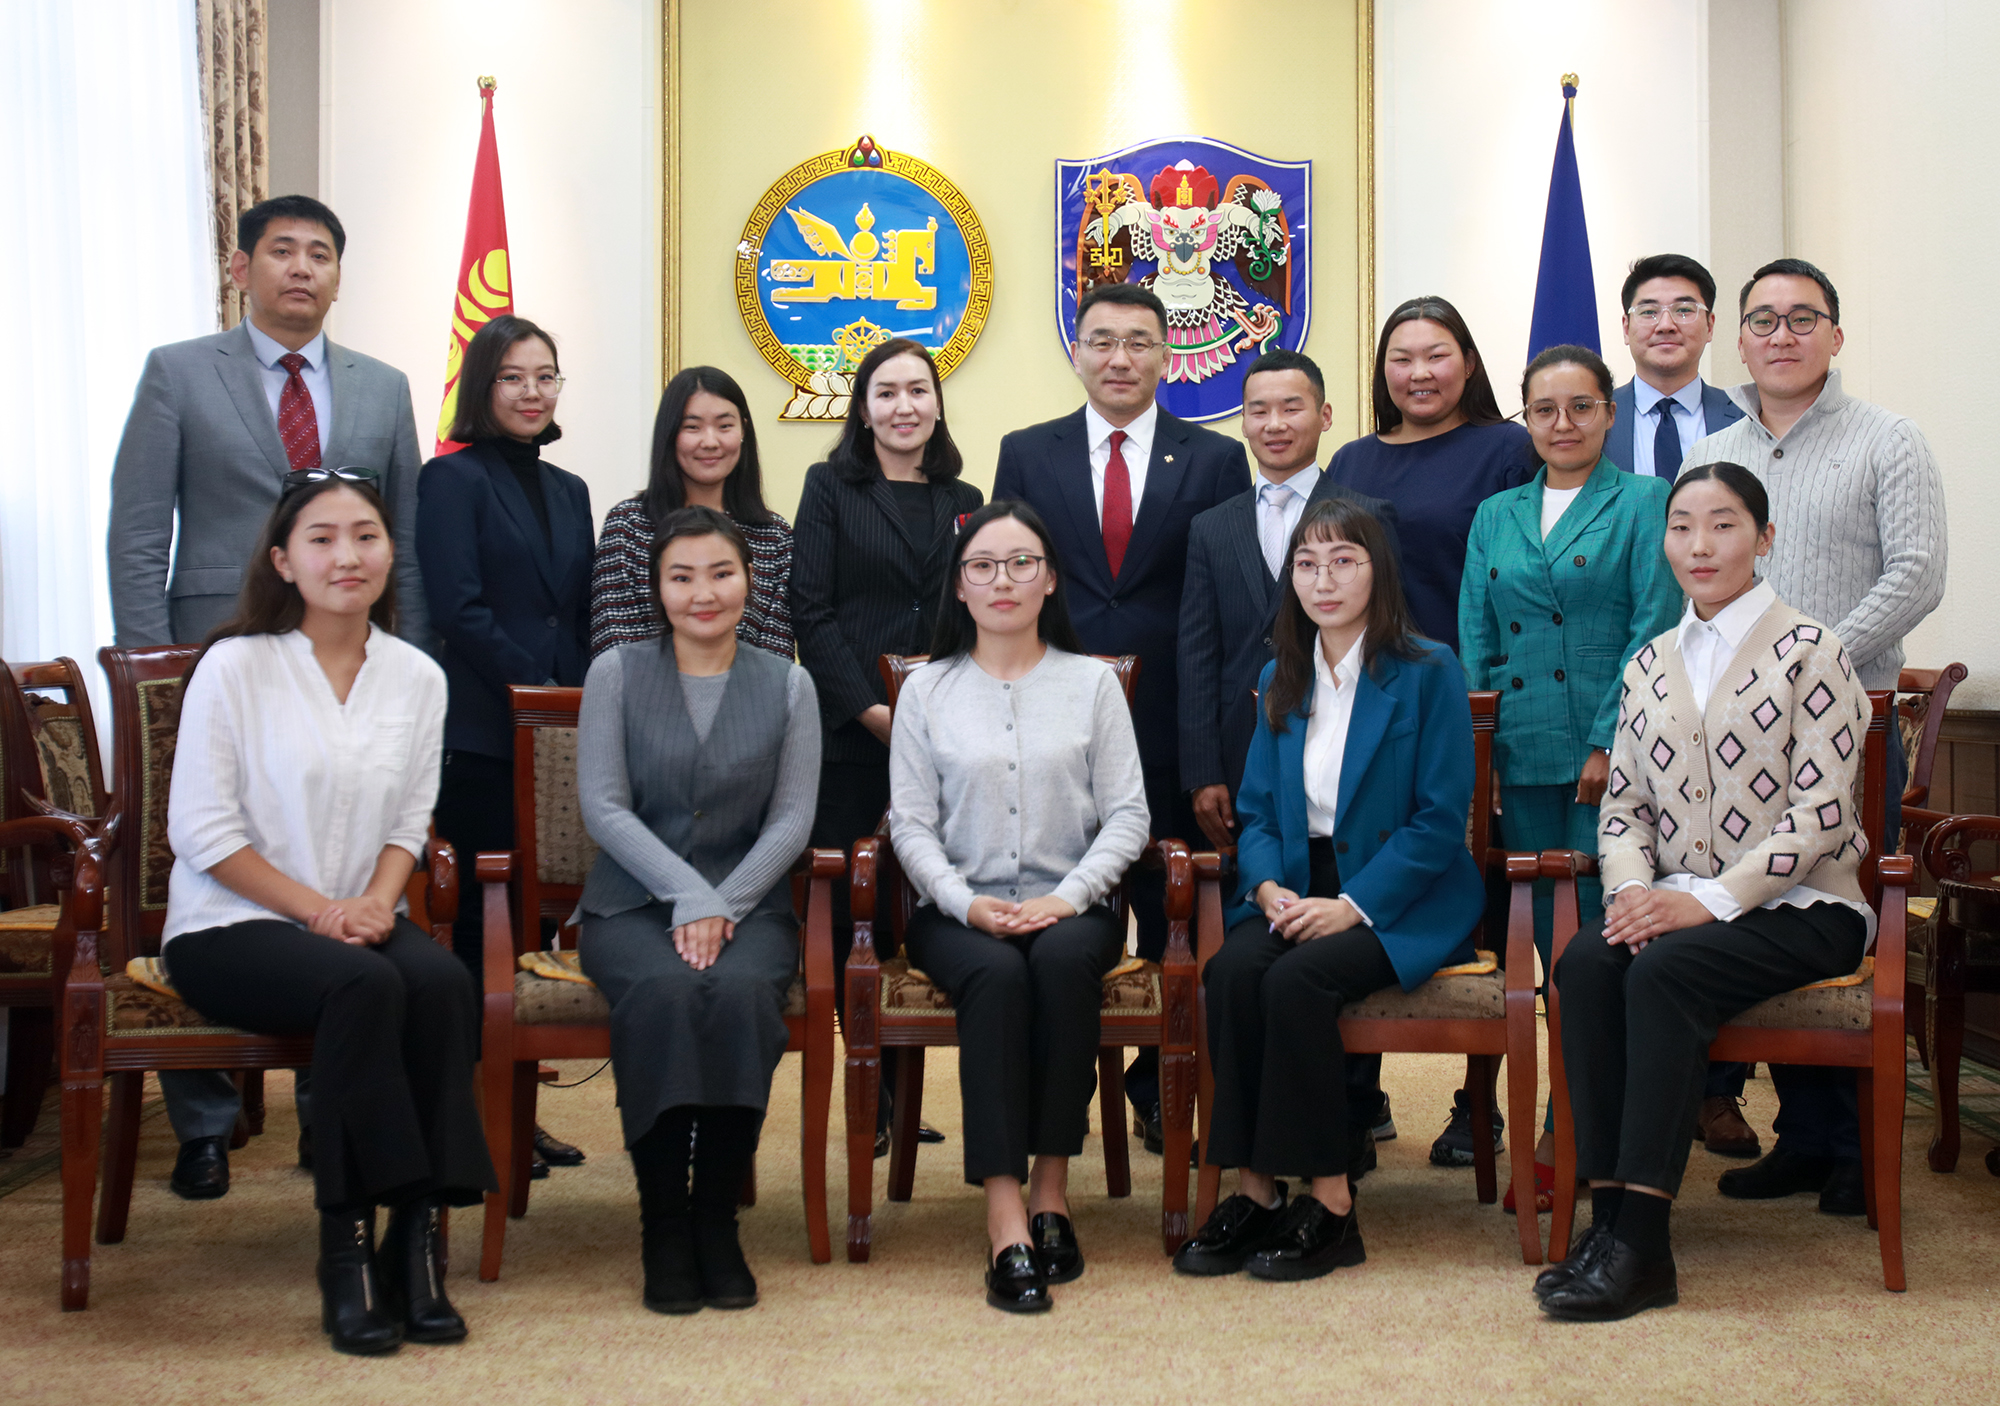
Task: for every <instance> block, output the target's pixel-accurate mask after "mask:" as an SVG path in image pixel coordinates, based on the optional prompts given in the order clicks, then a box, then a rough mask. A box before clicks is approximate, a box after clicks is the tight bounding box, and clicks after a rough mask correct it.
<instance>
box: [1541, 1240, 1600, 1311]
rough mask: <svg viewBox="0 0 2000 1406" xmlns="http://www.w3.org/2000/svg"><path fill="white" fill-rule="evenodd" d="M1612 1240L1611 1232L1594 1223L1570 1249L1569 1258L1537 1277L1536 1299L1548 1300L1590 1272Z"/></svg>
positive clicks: (1558, 1262)
mask: <svg viewBox="0 0 2000 1406" xmlns="http://www.w3.org/2000/svg"><path fill="white" fill-rule="evenodd" d="M1610 1240H1611V1232H1610V1231H1608V1230H1600V1229H1598V1227H1597V1222H1595V1221H1592V1222H1591V1224H1590V1228H1589V1229H1588V1230H1586V1231H1584V1232H1583V1234H1582V1236H1581V1237H1579V1238H1578V1240H1577V1242H1576V1243H1575V1244H1574V1245H1572V1246H1570V1247H1569V1255H1568V1257H1567V1258H1565V1259H1561V1260H1558V1261H1557V1262H1556V1263H1554V1264H1552V1265H1550V1266H1549V1267H1548V1268H1547V1269H1545V1270H1543V1271H1542V1272H1541V1273H1540V1274H1537V1275H1536V1276H1535V1297H1536V1298H1538V1299H1545V1298H1547V1297H1548V1296H1549V1295H1550V1294H1553V1293H1554V1292H1555V1291H1556V1290H1558V1289H1560V1288H1562V1287H1563V1286H1565V1285H1566V1284H1568V1283H1570V1282H1571V1281H1572V1280H1574V1279H1575V1278H1576V1277H1577V1275H1579V1274H1582V1273H1583V1272H1584V1271H1586V1270H1588V1269H1589V1268H1590V1267H1591V1265H1593V1264H1595V1263H1596V1262H1597V1257H1598V1256H1599V1255H1601V1254H1603V1253H1604V1247H1605V1246H1606V1245H1607V1244H1608V1243H1609V1242H1610Z"/></svg>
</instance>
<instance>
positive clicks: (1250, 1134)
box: [1174, 498, 1485, 1280]
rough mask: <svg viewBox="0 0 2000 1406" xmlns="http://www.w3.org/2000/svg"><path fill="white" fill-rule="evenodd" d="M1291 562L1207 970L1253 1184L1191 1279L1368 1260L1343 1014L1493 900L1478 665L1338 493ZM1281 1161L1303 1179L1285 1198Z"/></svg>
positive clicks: (1439, 955)
mask: <svg viewBox="0 0 2000 1406" xmlns="http://www.w3.org/2000/svg"><path fill="white" fill-rule="evenodd" d="M1289 561H1290V563H1291V570H1290V573H1289V575H1288V577H1287V582H1286V586H1285V591H1284V596H1283V598H1282V599H1281V600H1280V602H1279V604H1278V619H1277V621H1276V623H1275V625H1274V627H1273V630H1272V638H1273V641H1274V644H1275V652H1276V657H1275V658H1274V659H1273V660H1272V662H1271V663H1270V664H1269V665H1267V666H1266V667H1265V669H1264V673H1263V676H1262V678H1261V679H1260V680H1259V683H1258V691H1259V694H1260V696H1261V698H1262V700H1263V706H1262V707H1261V708H1260V709H1259V713H1258V719H1257V732H1256V735H1255V736H1254V737H1253V738H1252V740H1251V743H1250V757H1249V761H1248V763H1247V765H1246V766H1245V768H1244V773H1243V787H1242V789H1241V791H1239V792H1238V793H1237V798H1236V813H1237V816H1238V818H1239V820H1240V822H1241V824H1242V827H1243V831H1242V834H1243V838H1242V841H1241V843H1240V844H1239V845H1238V847H1237V851H1236V867H1237V881H1236V893H1237V899H1236V902H1235V904H1234V905H1233V906H1232V907H1231V908H1230V910H1229V912H1228V913H1227V914H1226V915H1225V916H1226V918H1227V921H1228V922H1229V924H1230V927H1229V933H1228V936H1227V937H1226V938H1225V939H1224V940H1223V945H1222V950H1221V951H1220V952H1218V953H1217V954H1216V955H1215V956H1214V957H1213V958H1211V959H1210V961H1209V963H1208V967H1207V969H1206V971H1205V972H1204V974H1203V987H1204V990H1205V991H1206V993H1207V1003H1208V1042H1209V1053H1210V1057H1211V1058H1212V1059H1213V1061H1214V1064H1215V1127H1214V1131H1213V1132H1212V1133H1211V1134H1210V1135H1209V1136H1208V1138H1207V1140H1206V1142H1205V1143H1204V1145H1203V1148H1202V1151H1203V1154H1204V1155H1205V1156H1206V1157H1207V1159H1208V1161H1209V1164H1210V1165H1211V1166H1217V1167H1236V1168H1238V1169H1240V1170H1239V1173H1238V1175H1239V1177H1240V1179H1241V1180H1240V1187H1239V1191H1238V1193H1237V1194H1236V1195H1234V1196H1232V1197H1230V1198H1229V1199H1228V1200H1226V1201H1224V1202H1223V1203H1222V1204H1221V1205H1220V1206H1217V1207H1216V1209H1215V1213H1214V1214H1213V1215H1212V1216H1210V1217H1209V1220H1208V1223H1207V1224H1206V1225H1204V1226H1203V1227H1202V1228H1201V1230H1200V1231H1199V1232H1198V1233H1197V1234H1196V1235H1195V1237H1194V1238H1193V1239H1192V1240H1190V1241H1188V1242H1187V1243H1186V1244H1185V1245H1183V1246H1182V1247H1181V1250H1180V1252H1179V1253H1178V1254H1177V1255H1176V1256H1175V1257H1174V1267H1175V1268H1176V1269H1178V1270H1180V1271H1181V1272H1182V1273H1184V1274H1200V1275H1214V1274H1233V1273H1235V1272H1236V1271H1237V1270H1239V1269H1242V1268H1244V1267H1245V1266H1246V1265H1247V1266H1248V1268H1249V1270H1250V1272H1251V1273H1252V1274H1254V1275H1256V1276H1257V1277H1258V1278H1260V1279H1277V1280H1297V1279H1313V1278H1317V1277H1318V1276H1320V1275H1322V1274H1326V1273H1328V1272H1330V1271H1332V1270H1334V1269H1337V1268H1340V1267H1342V1266H1345V1265H1357V1264H1360V1263H1361V1262H1362V1260H1363V1259H1365V1258H1366V1254H1365V1252H1364V1251H1363V1249H1362V1245H1361V1230H1360V1226H1359V1224H1358V1223H1357V1220H1356V1215H1355V1208H1354V1192H1353V1187H1352V1184H1351V1183H1350V1181H1349V1170H1350V1168H1352V1167H1354V1166H1355V1162H1356V1158H1357V1156H1358V1155H1359V1154H1360V1152H1361V1150H1362V1149H1364V1148H1365V1147H1366V1146H1367V1143H1366V1141H1365V1137H1364V1138H1363V1139H1360V1140H1357V1139H1356V1137H1355V1136H1354V1132H1355V1131H1356V1130H1353V1129H1350V1127H1349V1117H1348V1108H1347V1082H1346V1080H1345V1079H1344V1078H1343V1077H1342V1070H1343V1066H1344V1064H1345V1060H1346V1053H1345V1051H1344V1049H1343V1048H1342V1046H1341V1043H1340V1010H1341V1007H1342V1006H1344V1005H1346V1004H1347V1003H1348V1002H1350V1001H1355V1000H1359V999H1360V998H1362V997H1363V996H1366V995H1368V994H1369V993H1370V992H1372V991H1378V990H1381V989H1382V988H1383V987H1386V986H1392V985H1395V986H1401V987H1402V988H1403V989H1404V990H1405V991H1410V990H1414V989H1415V988H1416V987H1418V986H1420V985H1422V984H1423V983H1424V982H1425V981H1427V980H1429V979H1430V976H1431V974H1432V973H1433V972H1435V971H1436V970H1437V969H1438V968H1439V967H1441V966H1445V965H1447V964H1449V963H1453V962H1462V961H1469V960H1471V957H1472V932H1473V929H1474V927H1475V925H1476V924H1477V922H1478V920H1479V915H1480V913H1481V911H1482V909H1483V908H1484V906H1485V888H1484V885H1483V883H1482V882H1481V880H1480V876H1479V871H1478V869H1477V868H1475V867H1474V865H1473V863H1472V857H1471V855H1470V854H1469V853H1468V852H1467V851H1466V848H1465V813H1466V809H1467V808H1468V807H1469V806H1470V805H1471V804H1472V783H1473V776H1472V710H1471V708H1470V707H1469V705H1468V703H1467V700H1466V696H1465V675H1464V673H1463V671H1462V670H1460V668H1459V667H1458V661H1457V660H1456V659H1455V658H1453V656H1452V654H1451V652H1450V651H1449V650H1447V649H1445V648H1444V647H1443V646H1442V645H1439V644H1437V643H1434V642H1433V641H1430V640H1426V639H1422V638H1419V637H1418V636H1417V634H1416V632H1415V630H1414V628H1413V627H1412V625H1411V623H1410V615H1409V607H1408V606H1407V605H1405V604H1404V601H1403V592H1402V584H1401V582H1400V580H1399V579H1398V572H1397V568H1396V561H1395V557H1394V556H1393V555H1392V554H1391V553H1390V551H1389V548H1388V539H1387V537H1386V536H1385V535H1384V533H1383V531H1382V527H1381V524H1380V523H1378V522H1376V521H1375V519H1374V518H1373V517H1371V516H1370V515H1369V514H1367V513H1366V512H1364V511H1362V510H1361V509H1360V508H1358V507H1356V506H1355V505H1354V503H1352V502H1351V501H1349V500H1346V499H1341V498H1334V499H1327V500H1323V501H1321V502H1318V503H1314V504H1312V505H1311V506H1310V507H1308V508H1307V509H1306V511H1305V516H1303V517H1302V518H1300V519H1299V525H1298V527H1297V528H1296V529H1295V530H1294V531H1293V534H1292V542H1291V552H1290V556H1289ZM1359 1131H1361V1132H1362V1133H1363V1134H1365V1132H1366V1129H1365V1128H1363V1129H1361V1130H1359ZM1281 1172H1288V1173H1303V1174H1304V1175H1305V1176H1306V1177H1307V1178H1308V1179H1309V1182H1310V1186H1311V1192H1310V1194H1309V1195H1304V1196H1300V1197H1298V1198H1297V1199H1296V1200H1294V1201H1293V1202H1292V1203H1291V1204H1290V1205H1289V1206H1287V1205H1286V1203H1285V1199H1284V1193H1283V1191H1282V1190H1280V1189H1279V1184H1278V1182H1277V1181H1276V1179H1275V1177H1276V1174H1278V1173H1281Z"/></svg>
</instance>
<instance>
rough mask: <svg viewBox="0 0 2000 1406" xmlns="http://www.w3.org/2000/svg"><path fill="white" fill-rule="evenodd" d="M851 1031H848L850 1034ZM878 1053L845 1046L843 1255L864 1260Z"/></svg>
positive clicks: (871, 1199) (870, 1223)
mask: <svg viewBox="0 0 2000 1406" xmlns="http://www.w3.org/2000/svg"><path fill="white" fill-rule="evenodd" d="M853 1034H854V1031H853V1030H852V1028H850V1030H849V1035H850V1037H852V1036H853ZM881 1096H882V1064H881V1059H880V1056H879V1053H878V1052H877V1051H876V1050H873V1049H864V1048H863V1047H861V1046H859V1045H855V1044H850V1045H849V1046H848V1047H847V1258H848V1261H849V1263H851V1264H866V1263H867V1262H868V1249H869V1242H870V1240H871V1238H872V1237H873V1233H874V1212H875V1115H876V1112H877V1110H878V1109H879V1108H880V1106H881Z"/></svg>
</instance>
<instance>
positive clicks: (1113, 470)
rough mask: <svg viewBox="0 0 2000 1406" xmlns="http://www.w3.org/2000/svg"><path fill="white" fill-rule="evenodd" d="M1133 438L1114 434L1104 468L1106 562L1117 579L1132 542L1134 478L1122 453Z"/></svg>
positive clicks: (1120, 433) (1122, 434)
mask: <svg viewBox="0 0 2000 1406" xmlns="http://www.w3.org/2000/svg"><path fill="white" fill-rule="evenodd" d="M1130 438H1131V436H1130V435H1128V434H1126V433H1125V431H1123V430H1113V431H1112V432H1111V459H1110V461H1109V462H1108V463H1106V464H1105V466H1104V559H1105V560H1106V561H1107V562H1109V563H1110V564H1111V574H1112V575H1113V576H1114V577H1115V576H1117V574H1118V568H1119V567H1121V566H1123V565H1124V564H1125V548H1126V546H1127V545H1128V544H1129V543H1130V542H1131V541H1132V475H1131V472H1130V471H1129V470H1127V469H1126V467H1125V456H1124V454H1122V453H1120V452H1119V446H1120V445H1122V444H1124V443H1125V441H1126V440H1128V439H1130Z"/></svg>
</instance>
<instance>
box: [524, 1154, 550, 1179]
mask: <svg viewBox="0 0 2000 1406" xmlns="http://www.w3.org/2000/svg"><path fill="white" fill-rule="evenodd" d="M548 1176H549V1164H548V1163H547V1162H544V1161H543V1160H542V1154H541V1153H539V1152H536V1153H531V1154H530V1155H529V1157H528V1180H529V1181H547V1180H548Z"/></svg>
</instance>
